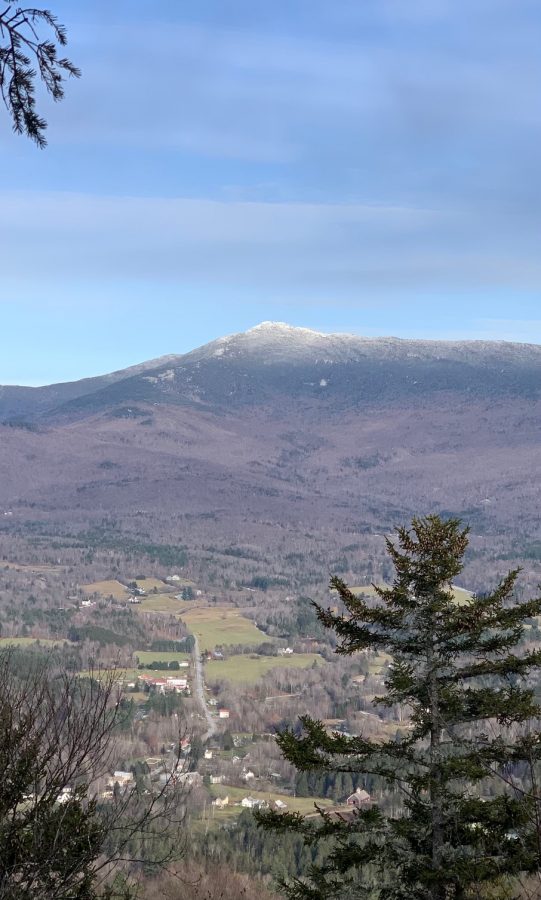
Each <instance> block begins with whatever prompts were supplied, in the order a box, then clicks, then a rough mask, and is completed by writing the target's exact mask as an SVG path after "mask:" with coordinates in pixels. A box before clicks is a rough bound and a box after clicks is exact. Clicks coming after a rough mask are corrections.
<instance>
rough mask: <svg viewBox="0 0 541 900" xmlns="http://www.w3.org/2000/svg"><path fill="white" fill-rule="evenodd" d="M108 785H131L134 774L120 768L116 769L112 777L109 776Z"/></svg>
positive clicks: (133, 781)
mask: <svg viewBox="0 0 541 900" xmlns="http://www.w3.org/2000/svg"><path fill="white" fill-rule="evenodd" d="M107 783H108V785H109V786H111V787H112V786H113V785H115V784H118V786H119V787H128V785H132V784H134V783H135V776H134V774H133V772H122V771H121V770H117V771H116V772H113V777H112V778H109V780H108V782H107Z"/></svg>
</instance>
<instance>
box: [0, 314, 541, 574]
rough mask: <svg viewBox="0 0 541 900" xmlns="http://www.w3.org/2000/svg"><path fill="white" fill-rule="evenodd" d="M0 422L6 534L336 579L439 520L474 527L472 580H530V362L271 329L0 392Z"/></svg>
mask: <svg viewBox="0 0 541 900" xmlns="http://www.w3.org/2000/svg"><path fill="white" fill-rule="evenodd" d="M0 422H3V423H4V424H3V425H0V475H1V477H0V512H1V511H2V509H3V510H4V511H5V512H7V513H9V517H6V518H5V519H4V526H5V529H4V530H6V529H7V530H8V531H9V532H10V533H12V532H13V533H16V534H19V535H24V534H26V533H28V531H29V529H34V531H36V530H37V531H38V532H39V531H40V530H41V531H43V529H45V530H47V529H48V530H49V531H51V529H53V531H54V532H55V533H59V532H61V533H70V534H73V533H80V532H82V531H83V530H85V529H86V530H87V529H88V528H89V527H91V526H94V525H96V523H103V522H111V521H114V528H115V529H116V530H117V531H118V532H120V533H122V534H124V535H126V534H130V535H132V536H140V535H145V538H146V539H147V540H159V541H162V542H165V543H167V544H174V543H181V544H183V545H185V546H187V547H188V548H189V549H190V550H191V552H192V553H193V554H195V555H196V556H197V557H198V558H199V559H200V560H203V559H204V558H206V557H205V552H206V551H205V549H204V548H205V547H209V546H212V547H214V548H220V547H221V548H222V549H223V548H224V547H225V548H227V547H231V546H238V545H249V546H250V547H251V548H252V550H250V553H251V554H252V555H253V554H255V555H256V556H257V554H260V555H261V554H263V556H265V555H266V559H267V562H266V564H265V565H266V567H268V565H269V559H272V560H273V565H275V566H278V569H279V570H280V571H284V572H285V571H289V570H288V566H289V568H290V569H291V567H293V568H294V565H293V561H292V560H293V558H294V556H295V554H296V553H297V554H299V553H300V554H301V555H302V556H303V559H304V560H305V563H303V565H304V564H306V565H308V563H307V562H306V560H308V559H310V560H311V562H310V566H311V571H313V572H314V573H315V572H316V571H317V572H321V571H323V572H324V573H325V572H327V573H328V571H329V568H331V567H332V563H333V561H336V559H337V558H340V559H343V556H344V553H343V548H344V547H348V546H349V547H352V546H357V547H358V549H357V551H356V555H357V557H358V558H359V559H364V560H365V561H366V559H367V558H368V556H372V557H377V556H378V554H380V551H381V543H382V541H381V538H378V537H377V534H378V533H380V532H385V531H388V530H389V529H390V528H391V527H392V526H393V525H395V524H398V523H400V522H404V521H406V520H407V519H408V518H409V517H410V516H411V515H413V514H416V513H420V514H422V513H427V512H439V513H445V514H456V515H459V516H462V517H463V518H464V519H465V520H467V521H469V522H470V523H471V524H472V527H473V532H474V539H473V541H472V553H471V562H470V564H471V566H472V567H473V568H472V577H475V578H480V579H482V577H483V573H484V571H485V568H484V566H485V563H486V559H487V554H492V558H493V557H494V554H496V557H497V556H498V553H501V554H503V555H505V554H508V553H509V552H510V553H511V556H512V558H520V559H525V560H529V562H528V566H529V569H528V572H529V576H528V577H531V578H532V579H534V577H537V580H539V578H538V574H537V569H536V566H537V562H536V560H537V556H538V549H539V548H541V521H540V516H539V498H540V496H541V476H540V466H539V460H540V422H541V347H539V346H537V345H531V344H512V343H506V342H485V341H461V342H442V341H417V340H399V339H397V338H362V337H357V336H354V335H344V334H330V335H327V334H321V333H318V332H314V331H310V330H308V329H304V328H293V327H291V326H288V325H285V324H282V323H269V322H264V323H262V324H261V325H258V326H257V327H256V328H252V329H250V330H249V331H247V332H245V333H241V334H234V335H231V336H228V337H223V338H219V339H218V340H216V341H212V342H211V343H209V344H206V345H205V346H203V347H200V348H198V349H195V350H193V351H191V352H190V353H186V354H183V355H172V356H167V357H162V358H160V359H158V360H152V361H150V362H147V363H142V364H141V365H139V366H134V367H131V368H129V369H125V370H121V371H118V372H114V373H112V374H111V375H106V376H101V377H98V378H93V379H85V380H84V381H80V382H73V383H70V384H60V385H52V386H49V387H43V388H25V387H6V388H1V389H0ZM53 526H54V528H53ZM100 527H101V526H100ZM378 542H379V543H378ZM254 548H255V549H254ZM295 548H298V549H295ZM504 548H505V554H504ZM310 554H312V555H310ZM354 555H355V554H354ZM263 556H262V557H261V558H263ZM346 556H347V554H346ZM539 556H540V557H541V553H539ZM476 558H478V559H480V560H484V562H482V563H481V562H480V563H479V564H478V572H477V570H476V569H475V565H474V562H473V561H474V559H476ZM288 559H289V562H287V560H288ZM347 564H348V565H352V563H351V561H350V562H348V563H347ZM496 567H497V568H498V567H499V568H500V569H504V568H506V567H507V561H505V560H504V559H503V556H502V559H501V560H500V561H499V562H497V563H496ZM476 572H477V574H476ZM324 577H326V575H325V576H324Z"/></svg>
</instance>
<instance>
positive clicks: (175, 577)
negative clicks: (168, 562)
mask: <svg viewBox="0 0 541 900" xmlns="http://www.w3.org/2000/svg"><path fill="white" fill-rule="evenodd" d="M165 580H166V581H172V582H175V581H180V575H168V576H167V578H166V579H165Z"/></svg>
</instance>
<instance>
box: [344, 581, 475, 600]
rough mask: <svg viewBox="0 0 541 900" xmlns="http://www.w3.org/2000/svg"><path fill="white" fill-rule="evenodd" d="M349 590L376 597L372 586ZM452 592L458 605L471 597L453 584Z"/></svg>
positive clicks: (358, 586)
mask: <svg viewBox="0 0 541 900" xmlns="http://www.w3.org/2000/svg"><path fill="white" fill-rule="evenodd" d="M379 587H382V588H388V587H390V585H388V584H381V585H379ZM350 590H351V591H353V593H354V594H364V595H365V596H366V597H377V594H376V591H375V589H374V586H373V585H372V584H361V585H355V586H354V587H352V588H350ZM452 591H453V596H454V598H455V600H456V602H457V603H458V604H459V605H462V604H464V603H467V602H468V598H469V597H471V596H472V595H471V591H467V590H466V588H460V587H457V586H456V585H455V584H453V585H452ZM335 596H336V594H335Z"/></svg>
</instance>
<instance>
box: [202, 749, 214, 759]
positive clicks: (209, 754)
mask: <svg viewBox="0 0 541 900" xmlns="http://www.w3.org/2000/svg"><path fill="white" fill-rule="evenodd" d="M203 756H204V759H212V750H205V752H204V754H203Z"/></svg>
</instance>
